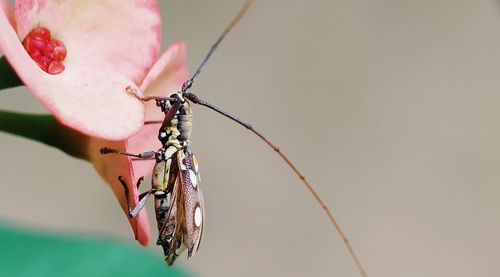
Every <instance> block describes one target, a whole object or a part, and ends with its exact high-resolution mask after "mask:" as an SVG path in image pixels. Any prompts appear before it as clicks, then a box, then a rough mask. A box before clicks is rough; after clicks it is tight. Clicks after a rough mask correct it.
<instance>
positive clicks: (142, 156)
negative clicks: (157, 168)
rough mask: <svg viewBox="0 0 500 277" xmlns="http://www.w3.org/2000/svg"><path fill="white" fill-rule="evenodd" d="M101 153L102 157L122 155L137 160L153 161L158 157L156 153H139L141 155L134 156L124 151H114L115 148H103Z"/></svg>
mask: <svg viewBox="0 0 500 277" xmlns="http://www.w3.org/2000/svg"><path fill="white" fill-rule="evenodd" d="M100 152H101V154H102V155H106V154H120V155H125V156H130V157H136V158H139V159H151V158H153V157H154V156H155V155H156V152H155V151H146V152H142V153H139V154H133V153H129V152H123V151H120V150H117V149H113V148H108V147H103V148H101V150H100Z"/></svg>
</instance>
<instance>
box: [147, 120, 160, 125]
mask: <svg viewBox="0 0 500 277" xmlns="http://www.w3.org/2000/svg"><path fill="white" fill-rule="evenodd" d="M160 123H163V120H150V121H144V125H150V124H160Z"/></svg>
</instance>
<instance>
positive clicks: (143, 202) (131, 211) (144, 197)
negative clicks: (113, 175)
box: [118, 176, 156, 218]
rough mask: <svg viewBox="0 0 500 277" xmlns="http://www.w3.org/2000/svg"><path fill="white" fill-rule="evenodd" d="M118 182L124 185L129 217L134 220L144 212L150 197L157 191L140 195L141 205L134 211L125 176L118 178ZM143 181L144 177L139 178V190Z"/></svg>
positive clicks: (149, 191)
mask: <svg viewBox="0 0 500 277" xmlns="http://www.w3.org/2000/svg"><path fill="white" fill-rule="evenodd" d="M118 180H119V181H120V184H122V186H123V189H124V190H125V199H126V200H127V208H128V216H129V217H130V218H134V217H135V216H136V215H137V214H138V213H139V212H140V211H141V210H142V208H144V205H146V202H147V201H148V198H149V196H150V195H151V194H153V193H154V192H155V191H156V190H155V189H150V190H148V191H146V192H144V193H141V195H139V203H137V206H136V207H135V208H134V209H132V205H131V204H130V195H129V191H128V188H127V182H125V180H124V179H123V176H118ZM143 180H144V177H141V178H139V180H137V184H136V186H137V188H139V186H140V185H141V182H142V181H143Z"/></svg>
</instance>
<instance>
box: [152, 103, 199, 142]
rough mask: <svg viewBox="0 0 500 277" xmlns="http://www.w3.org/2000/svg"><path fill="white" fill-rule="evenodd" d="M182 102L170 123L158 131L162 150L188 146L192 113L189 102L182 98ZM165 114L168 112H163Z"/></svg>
mask: <svg viewBox="0 0 500 277" xmlns="http://www.w3.org/2000/svg"><path fill="white" fill-rule="evenodd" d="M182 101H183V102H182V103H181V105H180V107H179V109H178V110H177V113H176V114H175V116H174V117H173V118H172V120H171V121H170V123H169V124H167V125H166V126H164V127H163V128H161V129H160V131H159V134H158V139H159V140H160V141H161V143H162V145H163V148H164V149H167V148H168V147H170V146H174V147H176V148H177V149H182V148H186V147H188V145H189V139H190V138H191V130H192V112H191V107H190V104H189V102H188V101H187V100H185V99H184V98H182ZM167 113H168V111H165V114H167Z"/></svg>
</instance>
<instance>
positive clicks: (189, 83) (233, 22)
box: [181, 0, 253, 93]
mask: <svg viewBox="0 0 500 277" xmlns="http://www.w3.org/2000/svg"><path fill="white" fill-rule="evenodd" d="M252 3H253V0H246V1H245V3H244V4H243V6H242V7H241V8H240V11H239V12H238V14H237V15H236V16H235V17H234V18H233V20H231V22H230V23H229V24H228V25H227V27H226V29H224V32H222V34H221V35H220V36H219V38H218V39H217V40H216V41H215V43H214V44H213V45H212V47H210V50H209V51H208V53H207V54H206V56H205V58H204V59H203V61H202V62H201V64H200V65H199V66H198V68H197V69H196V71H195V72H194V74H193V76H192V77H191V78H190V79H189V80H187V81H186V82H185V83H184V84H183V85H182V90H181V92H183V93H184V92H186V91H187V90H188V89H190V88H191V86H192V85H193V82H194V80H195V79H196V77H198V75H199V74H200V72H201V69H202V68H203V67H204V66H205V64H206V63H207V62H208V60H209V59H210V57H211V56H212V54H213V53H214V51H215V49H217V47H218V46H219V44H220V43H221V42H222V40H223V39H224V37H226V35H227V34H228V33H229V32H230V31H231V30H232V29H233V28H234V26H236V24H238V22H239V21H240V19H241V18H242V17H243V16H244V15H245V13H246V12H247V11H248V9H249V8H250V6H251V5H252Z"/></svg>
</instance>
